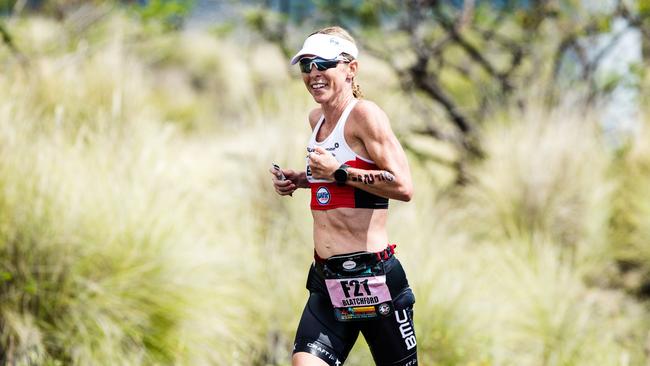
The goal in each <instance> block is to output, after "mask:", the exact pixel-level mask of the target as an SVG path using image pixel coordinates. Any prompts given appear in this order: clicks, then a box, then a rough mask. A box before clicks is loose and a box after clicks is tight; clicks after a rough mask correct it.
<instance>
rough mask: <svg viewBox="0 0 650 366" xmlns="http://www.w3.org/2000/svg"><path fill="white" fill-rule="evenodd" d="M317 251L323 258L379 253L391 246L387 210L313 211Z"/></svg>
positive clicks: (338, 209)
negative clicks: (389, 243)
mask: <svg viewBox="0 0 650 366" xmlns="http://www.w3.org/2000/svg"><path fill="white" fill-rule="evenodd" d="M311 214H312V216H313V218H314V247H315V249H316V253H317V254H318V256H319V257H321V258H329V257H331V256H333V255H338V254H346V253H353V252H360V251H367V252H379V251H381V250H383V249H385V248H386V246H387V245H388V235H387V234H386V219H387V218H388V210H384V209H379V210H375V209H371V208H335V209H332V210H323V211H317V210H312V211H311Z"/></svg>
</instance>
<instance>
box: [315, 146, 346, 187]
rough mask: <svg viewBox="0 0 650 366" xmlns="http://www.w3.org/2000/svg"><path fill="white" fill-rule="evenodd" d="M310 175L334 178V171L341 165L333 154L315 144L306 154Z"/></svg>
mask: <svg viewBox="0 0 650 366" xmlns="http://www.w3.org/2000/svg"><path fill="white" fill-rule="evenodd" d="M308 158H309V160H308V164H309V169H310V170H311V176H312V177H314V178H316V179H327V180H333V179H334V171H336V169H338V168H339V166H341V163H339V162H338V161H337V160H336V158H335V157H334V155H332V154H330V152H329V151H327V150H325V149H323V148H322V147H320V146H316V147H315V148H314V151H313V152H310V153H309V155H308Z"/></svg>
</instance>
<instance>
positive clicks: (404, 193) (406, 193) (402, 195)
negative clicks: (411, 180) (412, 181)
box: [397, 186, 413, 202]
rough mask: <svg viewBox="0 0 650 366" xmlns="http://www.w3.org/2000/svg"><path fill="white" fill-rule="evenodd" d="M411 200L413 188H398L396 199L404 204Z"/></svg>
mask: <svg viewBox="0 0 650 366" xmlns="http://www.w3.org/2000/svg"><path fill="white" fill-rule="evenodd" d="M411 198H413V187H412V186H407V187H400V189H399V194H398V197H397V199H398V200H400V201H404V202H409V201H410V200H411Z"/></svg>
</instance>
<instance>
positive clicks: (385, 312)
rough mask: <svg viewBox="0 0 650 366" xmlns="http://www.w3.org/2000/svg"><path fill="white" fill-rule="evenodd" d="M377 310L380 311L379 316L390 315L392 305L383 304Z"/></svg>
mask: <svg viewBox="0 0 650 366" xmlns="http://www.w3.org/2000/svg"><path fill="white" fill-rule="evenodd" d="M377 310H379V314H381V315H388V314H389V313H390V305H388V304H387V303H383V304H381V305H379V308H378V309H377Z"/></svg>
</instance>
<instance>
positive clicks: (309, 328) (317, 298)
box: [293, 292, 359, 366]
mask: <svg viewBox="0 0 650 366" xmlns="http://www.w3.org/2000/svg"><path fill="white" fill-rule="evenodd" d="M358 335H359V326H358V324H355V323H342V322H339V321H337V320H336V318H335V317H334V312H333V311H332V304H331V303H330V301H329V298H328V297H327V296H326V295H324V294H321V293H319V292H312V293H310V295H309V299H308V300H307V305H305V309H304V311H303V313H302V317H301V318H300V324H299V325H298V330H297V331H296V339H295V341H294V349H293V353H294V354H295V353H298V352H307V353H310V354H312V355H314V356H316V357H318V358H320V359H321V360H323V361H325V362H326V363H327V364H328V365H332V366H340V365H342V364H343V362H344V361H345V359H346V358H347V357H348V354H349V353H350V350H351V349H352V346H353V345H354V342H355V341H356V340H357V337H358Z"/></svg>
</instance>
